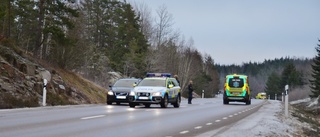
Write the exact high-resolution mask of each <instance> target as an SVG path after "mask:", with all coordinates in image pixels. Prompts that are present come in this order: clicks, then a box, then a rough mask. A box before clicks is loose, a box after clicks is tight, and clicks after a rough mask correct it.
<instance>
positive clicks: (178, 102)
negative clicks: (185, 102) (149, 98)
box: [173, 95, 181, 108]
mask: <svg viewBox="0 0 320 137" xmlns="http://www.w3.org/2000/svg"><path fill="white" fill-rule="evenodd" d="M180 102H181V97H180V95H178V97H177V99H176V102H175V103H173V106H174V107H175V108H179V107H180Z"/></svg>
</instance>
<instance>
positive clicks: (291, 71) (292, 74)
mask: <svg viewBox="0 0 320 137" xmlns="http://www.w3.org/2000/svg"><path fill="white" fill-rule="evenodd" d="M285 85H289V86H290V87H291V88H294V87H297V86H302V85H303V82H302V74H301V73H300V72H299V71H297V70H296V67H295V66H294V64H293V63H292V62H290V63H288V64H287V65H286V66H285V67H284V69H283V71H282V74H281V85H280V87H283V88H284V87H285Z"/></svg>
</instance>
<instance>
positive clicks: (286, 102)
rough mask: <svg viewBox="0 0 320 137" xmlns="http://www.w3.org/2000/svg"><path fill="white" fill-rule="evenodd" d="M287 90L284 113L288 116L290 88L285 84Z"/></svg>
mask: <svg viewBox="0 0 320 137" xmlns="http://www.w3.org/2000/svg"><path fill="white" fill-rule="evenodd" d="M284 89H285V91H286V94H285V99H284V100H285V103H284V114H285V116H286V117H288V116H289V115H288V111H289V110H288V105H289V94H288V90H289V85H286V86H285V88H284Z"/></svg>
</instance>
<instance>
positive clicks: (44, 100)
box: [42, 79, 48, 106]
mask: <svg viewBox="0 0 320 137" xmlns="http://www.w3.org/2000/svg"><path fill="white" fill-rule="evenodd" d="M47 83H48V81H47V79H43V96H42V106H46V101H47V89H46V87H47Z"/></svg>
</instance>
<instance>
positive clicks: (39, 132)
mask: <svg viewBox="0 0 320 137" xmlns="http://www.w3.org/2000/svg"><path fill="white" fill-rule="evenodd" d="M264 102H265V101H263V100H254V99H253V100H252V102H251V103H252V104H251V105H245V104H244V103H233V102H231V103H230V104H229V105H223V103H222V99H221V98H210V99H194V100H193V102H192V103H193V104H187V100H185V99H183V100H182V102H181V106H180V108H174V107H173V106H172V105H168V108H160V105H151V107H150V108H145V107H144V106H136V107H135V108H130V107H129V106H128V104H121V105H115V104H114V105H106V104H98V105H74V106H56V107H39V108H24V109H3V110H0V137H22V136H23V137H62V136H63V137H124V136H130V137H150V136H152V137H183V136H196V135H199V134H202V133H205V132H208V131H212V130H215V129H218V128H221V127H224V126H227V125H229V124H232V123H235V122H237V121H239V120H241V119H243V118H244V117H247V116H249V117H250V115H251V114H253V113H255V112H256V111H257V110H258V109H259V108H260V107H261V106H262V105H263V104H264ZM251 116H252V115H251Z"/></svg>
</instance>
